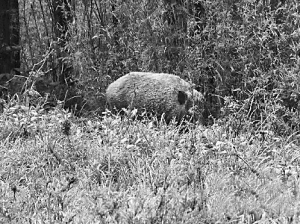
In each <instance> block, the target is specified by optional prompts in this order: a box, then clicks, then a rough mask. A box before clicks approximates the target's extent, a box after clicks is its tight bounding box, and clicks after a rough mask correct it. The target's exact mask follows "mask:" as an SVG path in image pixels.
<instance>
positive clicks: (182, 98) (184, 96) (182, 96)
mask: <svg viewBox="0 0 300 224" xmlns="http://www.w3.org/2000/svg"><path fill="white" fill-rule="evenodd" d="M186 100H187V94H186V93H185V92H184V91H178V102H179V104H180V105H183V104H185V102H186Z"/></svg>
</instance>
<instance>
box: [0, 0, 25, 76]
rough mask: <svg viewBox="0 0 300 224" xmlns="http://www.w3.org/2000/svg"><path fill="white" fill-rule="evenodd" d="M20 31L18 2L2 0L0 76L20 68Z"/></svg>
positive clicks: (0, 11) (0, 7)
mask: <svg viewBox="0 0 300 224" xmlns="http://www.w3.org/2000/svg"><path fill="white" fill-rule="evenodd" d="M19 31H20V23H19V4H18V0H0V74H1V73H11V71H12V70H15V71H18V70H19V68H20V49H21V48H20V46H19V41H20V34H19ZM0 81H1V80H0Z"/></svg>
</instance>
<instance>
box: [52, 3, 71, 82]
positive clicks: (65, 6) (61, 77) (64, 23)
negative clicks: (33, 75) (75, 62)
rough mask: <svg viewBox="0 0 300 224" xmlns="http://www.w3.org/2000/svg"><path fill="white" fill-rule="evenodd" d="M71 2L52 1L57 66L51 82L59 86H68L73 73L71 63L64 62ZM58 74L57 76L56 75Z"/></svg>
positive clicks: (66, 52)
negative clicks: (56, 82)
mask: <svg viewBox="0 0 300 224" xmlns="http://www.w3.org/2000/svg"><path fill="white" fill-rule="evenodd" d="M71 3H72V1H71V0H52V7H53V12H52V15H53V22H54V26H53V27H54V33H55V36H56V41H57V49H56V50H57V58H58V66H57V70H56V71H55V74H54V75H53V81H59V83H61V84H69V83H70V79H71V74H72V73H73V66H72V63H71V62H70V61H68V60H66V59H67V58H68V57H69V52H68V50H67V47H66V45H67V43H68V41H69V39H70V32H69V29H68V26H69V24H70V23H72V21H73V16H72V11H71V6H72V4H71ZM57 74H58V75H57Z"/></svg>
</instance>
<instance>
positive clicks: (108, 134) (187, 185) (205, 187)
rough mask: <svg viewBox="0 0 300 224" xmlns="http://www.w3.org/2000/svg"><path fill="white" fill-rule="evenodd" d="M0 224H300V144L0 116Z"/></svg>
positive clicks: (56, 116) (221, 132) (115, 121)
mask: <svg viewBox="0 0 300 224" xmlns="http://www.w3.org/2000/svg"><path fill="white" fill-rule="evenodd" d="M0 126H1V127H2V129H1V130H0V137H1V141H0V186H1V188H0V202H1V206H0V223H299V214H300V213H299V212H300V205H299V202H300V198H299V186H300V185H299V171H298V170H299V156H300V152H299V145H297V144H296V142H295V141H292V140H291V139H289V138H281V137H278V136H274V135H272V133H271V132H270V133H268V134H267V135H264V136H263V137H262V136H260V135H259V134H256V135H254V134H251V133H244V134H241V135H239V136H237V137H233V136H231V135H230V133H227V132H226V131H225V130H226V129H225V128H223V127H221V126H218V125H214V126H212V127H202V126H197V127H196V128H195V129H194V130H191V131H190V132H187V133H180V134H179V131H178V129H177V128H176V127H175V126H173V125H169V126H165V125H158V126H151V123H150V122H141V121H132V120H127V119H123V120H122V119H121V118H120V117H118V116H108V115H107V116H105V117H104V118H103V119H101V120H100V119H97V118H90V119H87V118H85V119H83V118H81V119H80V118H74V117H72V116H71V115H70V114H68V113H66V112H64V111H61V110H58V109H55V110H54V111H50V112H49V113H48V114H46V113H45V112H44V111H42V110H40V111H38V110H36V109H31V108H18V109H16V108H13V109H7V108H6V109H5V111H4V113H3V114H1V115H0Z"/></svg>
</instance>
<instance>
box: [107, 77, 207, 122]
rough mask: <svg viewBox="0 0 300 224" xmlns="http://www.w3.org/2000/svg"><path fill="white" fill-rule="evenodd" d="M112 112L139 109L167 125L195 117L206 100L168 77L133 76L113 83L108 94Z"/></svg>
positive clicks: (182, 83) (181, 82) (190, 87)
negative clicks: (174, 120)
mask: <svg viewBox="0 0 300 224" xmlns="http://www.w3.org/2000/svg"><path fill="white" fill-rule="evenodd" d="M106 99H107V103H108V106H109V108H110V109H111V110H117V111H120V110H122V108H129V109H133V108H136V109H137V110H138V112H139V113H140V114H141V112H142V111H146V112H149V113H151V114H155V115H156V116H158V117H159V118H161V117H162V116H163V117H164V119H165V121H166V123H167V124H168V123H170V121H171V120H172V119H173V118H175V119H176V121H177V122H180V121H181V120H182V119H183V118H184V117H187V116H188V117H190V116H194V115H195V108H196V107H198V108H202V105H201V104H202V103H203V96H202V94H201V93H199V92H198V91H196V90H194V89H193V88H192V85H191V84H189V83H188V82H186V81H184V80H183V79H181V78H180V77H178V76H176V75H172V74H165V73H151V72H131V73H129V74H126V75H124V76H122V77H120V78H119V79H117V80H116V81H114V82H113V83H111V84H110V85H109V86H108V88H107V90H106Z"/></svg>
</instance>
